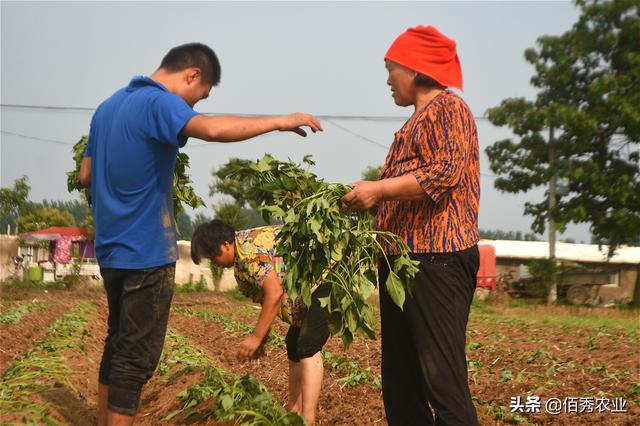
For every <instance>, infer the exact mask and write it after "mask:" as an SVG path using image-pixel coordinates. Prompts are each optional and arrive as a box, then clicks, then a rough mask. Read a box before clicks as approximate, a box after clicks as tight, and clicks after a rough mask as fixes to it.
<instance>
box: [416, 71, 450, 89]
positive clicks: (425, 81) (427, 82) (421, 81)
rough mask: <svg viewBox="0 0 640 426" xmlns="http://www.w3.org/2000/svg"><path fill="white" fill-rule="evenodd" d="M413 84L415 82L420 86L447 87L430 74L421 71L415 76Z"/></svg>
mask: <svg viewBox="0 0 640 426" xmlns="http://www.w3.org/2000/svg"><path fill="white" fill-rule="evenodd" d="M413 84H415V85H416V86H418V87H427V88H431V87H436V88H439V89H444V88H445V86H443V85H442V84H440V83H438V82H437V81H435V80H434V79H433V78H431V77H429V76H426V75H424V74H420V73H418V74H417V75H416V76H415V77H414V78H413Z"/></svg>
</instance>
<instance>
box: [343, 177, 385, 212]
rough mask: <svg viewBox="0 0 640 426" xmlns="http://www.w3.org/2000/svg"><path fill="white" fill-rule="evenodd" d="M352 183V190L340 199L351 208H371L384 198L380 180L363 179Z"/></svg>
mask: <svg viewBox="0 0 640 426" xmlns="http://www.w3.org/2000/svg"><path fill="white" fill-rule="evenodd" d="M352 185H353V189H352V190H351V192H349V193H347V194H345V195H344V196H343V197H342V198H341V199H340V201H341V202H342V204H343V205H344V206H345V207H347V208H349V209H353V210H369V209H370V208H371V207H373V206H375V205H376V204H378V202H379V201H380V200H381V199H382V190H381V189H382V188H381V183H380V181H375V182H374V181H368V180H363V181H360V182H356V183H354V184H352Z"/></svg>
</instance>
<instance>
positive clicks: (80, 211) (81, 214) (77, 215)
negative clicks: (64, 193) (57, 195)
mask: <svg viewBox="0 0 640 426" xmlns="http://www.w3.org/2000/svg"><path fill="white" fill-rule="evenodd" d="M34 206H35V207H36V208H42V207H53V208H55V209H58V210H60V211H63V212H69V213H71V215H72V216H73V218H74V220H75V222H76V223H83V222H85V221H86V220H87V216H88V213H89V211H88V208H89V205H88V204H87V203H86V201H85V200H84V199H83V200H82V201H80V200H64V201H61V200H58V201H48V200H44V201H43V202H42V203H34Z"/></svg>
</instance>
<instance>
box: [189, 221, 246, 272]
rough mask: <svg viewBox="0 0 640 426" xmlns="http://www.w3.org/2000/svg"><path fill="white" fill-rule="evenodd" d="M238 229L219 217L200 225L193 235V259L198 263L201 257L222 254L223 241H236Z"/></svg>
mask: <svg viewBox="0 0 640 426" xmlns="http://www.w3.org/2000/svg"><path fill="white" fill-rule="evenodd" d="M235 238H236V231H235V230H234V229H233V227H231V226H229V225H227V224H226V223H224V222H223V221H221V220H219V219H214V220H212V221H211V222H207V223H203V224H201V225H199V226H198V227H197V228H196V230H195V231H194V232H193V235H192V236H191V259H192V260H193V263H195V264H196V265H197V264H199V263H200V259H202V258H203V257H204V258H209V257H211V256H220V255H221V254H222V250H221V249H220V246H222V243H232V242H234V241H235Z"/></svg>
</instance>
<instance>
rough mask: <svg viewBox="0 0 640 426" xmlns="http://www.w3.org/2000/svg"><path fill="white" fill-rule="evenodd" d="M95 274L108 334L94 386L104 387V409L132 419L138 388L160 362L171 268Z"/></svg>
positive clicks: (172, 276) (105, 270)
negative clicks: (105, 304) (102, 290)
mask: <svg viewBox="0 0 640 426" xmlns="http://www.w3.org/2000/svg"><path fill="white" fill-rule="evenodd" d="M100 273H101V274H102V278H103V279H104V288H105V290H106V292H107V302H108V303H109V320H108V326H109V330H108V333H107V338H106V339H105V345H104V352H103V354H102V361H101V362H100V375H99V382H100V383H101V384H103V385H108V386H109V401H108V408H109V410H111V411H114V412H116V413H120V414H125V415H129V416H132V415H134V414H135V413H136V411H137V409H138V404H139V402H140V392H141V390H142V386H143V385H144V384H145V383H146V382H147V381H148V380H149V379H150V378H151V376H152V375H153V372H154V371H155V369H156V367H157V365H158V362H159V361H160V354H161V353H162V347H163V345H164V337H165V334H166V332H167V322H168V320H169V309H170V307H171V299H172V298H173V284H174V277H175V264H174V263H172V264H169V265H165V266H161V267H158V268H151V269H111V268H101V269H100Z"/></svg>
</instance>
